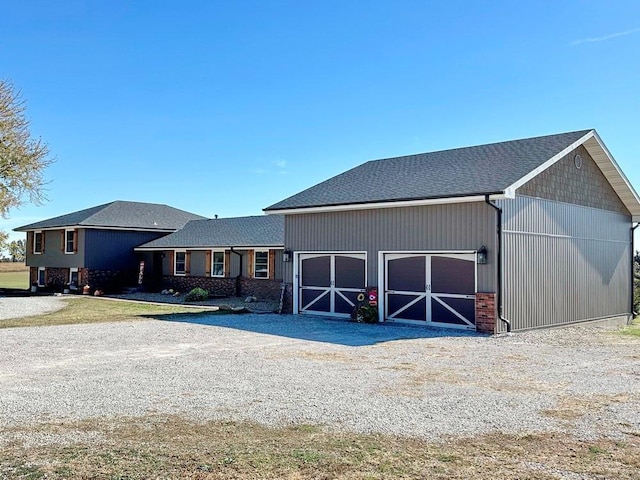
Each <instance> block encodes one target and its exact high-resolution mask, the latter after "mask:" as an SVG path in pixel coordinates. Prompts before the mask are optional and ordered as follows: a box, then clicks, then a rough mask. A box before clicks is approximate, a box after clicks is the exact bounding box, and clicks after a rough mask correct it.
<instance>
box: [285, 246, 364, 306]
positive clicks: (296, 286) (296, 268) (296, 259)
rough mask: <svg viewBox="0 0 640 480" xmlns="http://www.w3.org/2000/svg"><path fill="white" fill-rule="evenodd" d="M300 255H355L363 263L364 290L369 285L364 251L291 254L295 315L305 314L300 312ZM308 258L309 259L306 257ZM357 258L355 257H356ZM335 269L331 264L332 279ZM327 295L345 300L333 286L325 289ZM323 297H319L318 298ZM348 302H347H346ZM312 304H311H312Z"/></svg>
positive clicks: (347, 289) (345, 289) (316, 251)
mask: <svg viewBox="0 0 640 480" xmlns="http://www.w3.org/2000/svg"><path fill="white" fill-rule="evenodd" d="M301 255H305V256H311V258H312V257H316V256H318V257H321V256H326V255H332V256H343V257H354V256H356V255H358V256H361V257H362V258H363V259H364V262H365V267H364V268H365V270H364V286H365V289H366V288H367V286H368V285H369V281H368V277H367V265H368V253H367V252H366V250H361V251H351V250H349V251H340V250H330V251H328V250H311V251H302V252H295V251H294V252H293V313H294V314H295V315H302V314H305V313H306V312H301V311H300V295H299V293H300V256H301ZM308 258H309V257H308ZM356 258H357V257H356ZM334 268H335V264H334V263H333V262H332V265H331V269H332V274H331V275H332V277H333V275H334V270H333V269H334ZM327 288H328V290H327V293H331V292H332V291H333V292H336V293H337V294H338V295H340V296H341V297H342V298H343V299H345V300H347V299H346V298H345V297H344V295H342V294H340V292H339V291H337V290H336V289H335V288H334V286H333V285H332V286H330V287H327ZM318 289H319V290H321V289H322V288H321V287H319V288H318ZM340 290H344V291H356V290H355V289H349V288H340ZM322 296H324V294H323V295H320V297H322ZM320 297H318V298H316V300H314V302H315V301H317V300H319V299H320ZM347 302H348V300H347ZM312 303H313V302H312ZM333 308H334V307H333V306H332V307H331V310H333ZM308 314H310V315H319V316H323V317H338V318H345V315H344V314H342V313H334V312H315V311H309V312H308Z"/></svg>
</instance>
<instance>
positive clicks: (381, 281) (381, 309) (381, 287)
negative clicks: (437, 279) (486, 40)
mask: <svg viewBox="0 0 640 480" xmlns="http://www.w3.org/2000/svg"><path fill="white" fill-rule="evenodd" d="M413 254H417V255H439V256H448V255H450V256H452V257H459V256H460V255H473V256H474V260H473V261H474V266H475V268H474V276H475V278H474V282H475V290H476V294H477V293H478V251H477V250H380V251H378V322H384V321H385V311H386V291H387V290H386V287H387V282H386V274H387V271H386V270H387V269H386V259H387V255H399V256H400V257H404V256H406V255H413ZM427 275H429V276H430V275H431V271H430V270H429V271H428V272H427ZM427 283H431V281H430V280H428V281H427ZM415 293H416V294H417V293H418V292H415ZM426 296H427V297H429V298H430V297H435V296H437V295H436V294H433V293H429V294H426ZM439 296H442V295H439ZM447 296H449V295H447ZM452 296H453V297H456V298H458V297H460V298H462V297H463V296H458V295H452ZM474 296H475V295H474ZM439 303H442V302H439ZM445 307H446V308H448V309H449V310H451V309H450V308H449V307H448V306H445ZM455 314H456V316H458V317H460V315H459V314H457V313H455ZM387 321H389V322H394V323H406V324H411V325H416V324H417V325H425V326H430V327H441V328H452V329H463V330H475V329H476V326H475V325H473V326H470V325H456V324H446V323H442V322H430V321H426V322H425V321H413V320H400V319H398V320H396V319H390V320H387ZM465 322H466V320H465ZM467 323H468V322H467Z"/></svg>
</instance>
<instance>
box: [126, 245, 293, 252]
mask: <svg viewBox="0 0 640 480" xmlns="http://www.w3.org/2000/svg"><path fill="white" fill-rule="evenodd" d="M231 249H234V250H284V245H278V246H273V245H269V246H264V245H250V246H242V245H233V246H220V245H219V246H216V247H202V246H199V245H198V246H196V247H194V246H191V247H135V248H134V249H133V250H134V251H136V252H163V251H165V250H180V251H185V250H202V251H204V250H216V251H219V252H220V251H222V250H231Z"/></svg>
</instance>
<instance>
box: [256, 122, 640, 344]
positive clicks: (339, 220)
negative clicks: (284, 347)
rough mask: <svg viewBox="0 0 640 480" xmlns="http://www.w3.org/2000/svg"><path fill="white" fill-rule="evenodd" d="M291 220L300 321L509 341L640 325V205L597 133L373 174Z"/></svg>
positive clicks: (397, 165)
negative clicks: (604, 325)
mask: <svg viewBox="0 0 640 480" xmlns="http://www.w3.org/2000/svg"><path fill="white" fill-rule="evenodd" d="M265 211H266V213H268V214H278V215H284V216H285V241H284V245H285V247H286V249H287V250H291V251H293V252H294V253H293V260H294V261H293V264H292V266H293V268H292V269H290V270H285V271H284V273H285V278H284V281H285V282H287V283H289V284H291V285H292V295H293V299H292V301H293V311H294V313H299V314H306V313H310V314H311V313H313V314H323V315H334V316H348V315H349V314H350V313H351V311H352V310H353V308H354V305H356V304H357V302H358V299H359V298H360V299H361V298H362V297H363V295H362V294H363V293H364V292H365V291H366V289H368V288H369V289H370V288H375V289H376V293H377V297H378V299H377V300H378V307H379V320H380V321H393V322H409V323H417V324H423V325H430V326H442V327H450V328H462V329H470V330H477V331H480V332H487V333H496V332H504V331H511V330H513V331H516V330H524V329H531V328H539V327H549V326H555V325H568V324H573V323H577V322H585V321H592V320H606V321H616V322H627V321H629V319H630V318H631V317H632V280H631V279H632V253H633V235H632V230H633V229H634V228H635V227H636V226H637V224H635V222H637V221H638V220H640V199H639V197H638V194H637V193H636V192H635V190H634V189H633V187H632V186H631V185H630V183H629V181H628V180H627V179H626V177H625V176H624V174H623V173H622V171H621V170H620V168H619V167H618V165H617V164H616V162H615V160H614V158H613V156H612V155H611V154H610V153H609V151H608V150H607V148H606V146H605V145H604V143H603V142H602V140H601V139H600V137H599V136H598V134H597V133H596V131H595V130H583V131H576V132H569V133H562V134H558V135H549V136H542V137H536V138H528V139H523V140H514V141H507V142H501V143H494V144H489V145H481V146H474V147H467V148H457V149H453V150H446V151H439V152H432V153H424V154H418V155H409V156H404V157H397V158H388V159H383V160H376V161H370V162H367V163H364V164H362V165H360V166H358V167H355V168H353V169H351V170H349V171H347V172H344V173H342V174H340V175H337V176H335V177H333V178H330V179H329V180H326V181H324V182H322V183H320V184H318V185H315V186H312V187H311V188H308V189H307V190H304V191H302V192H300V193H298V194H296V195H293V196H291V197H289V198H287V199H285V200H282V201H280V202H278V203H276V204H274V205H271V206H270V207H268V208H266V209H265Z"/></svg>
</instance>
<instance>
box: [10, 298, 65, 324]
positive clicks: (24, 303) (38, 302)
mask: <svg viewBox="0 0 640 480" xmlns="http://www.w3.org/2000/svg"><path fill="white" fill-rule="evenodd" d="M64 306H65V303H64V302H63V301H62V299H61V298H60V297H0V320H6V319H8V318H18V317H30V316H32V315H40V314H43V313H47V312H54V311H56V310H60V309H61V308H62V307H64Z"/></svg>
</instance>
